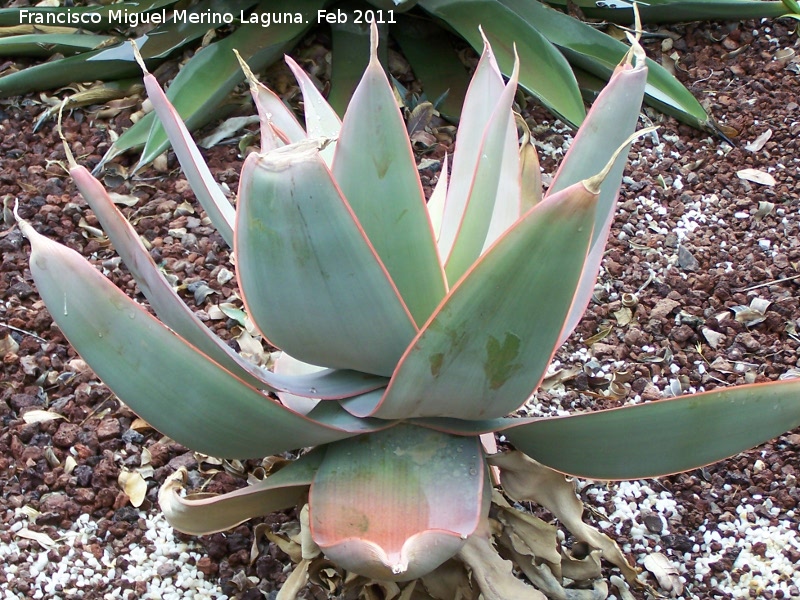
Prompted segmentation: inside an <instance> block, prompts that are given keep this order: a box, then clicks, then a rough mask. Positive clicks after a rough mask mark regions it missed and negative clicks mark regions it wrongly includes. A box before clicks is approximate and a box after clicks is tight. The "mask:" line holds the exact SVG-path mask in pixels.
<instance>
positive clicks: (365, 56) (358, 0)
mask: <svg viewBox="0 0 800 600" xmlns="http://www.w3.org/2000/svg"><path fill="white" fill-rule="evenodd" d="M365 9H369V6H368V5H367V4H366V3H365V2H364V1H363V0H345V1H340V2H337V3H336V11H337V15H339V14H341V15H344V16H343V18H342V19H341V20H340V21H337V22H336V23H331V24H330V28H331V46H332V52H331V87H330V91H329V92H328V102H329V103H330V105H331V106H332V107H333V109H334V110H335V111H336V112H337V114H340V115H344V114H345V112H346V110H347V107H348V105H349V102H350V98H352V97H353V92H354V91H355V89H356V87H357V86H358V82H359V81H360V80H361V77H362V75H363V74H364V69H366V68H367V65H368V64H369V56H370V48H371V43H372V42H371V41H370V37H371V33H370V26H369V23H368V22H366V21H364V20H363V19H362V22H360V23H357V22H356V18H355V12H354V11H355V10H362V11H363V10H365ZM339 11H341V13H339ZM362 14H363V13H362ZM377 27H379V28H380V29H379V30H380V37H381V40H382V43H381V45H380V52H381V55H380V62H381V64H384V65H385V64H387V62H388V61H387V57H388V48H389V44H388V41H389V40H388V37H387V34H388V26H387V25H386V24H385V23H381V24H380V25H377Z"/></svg>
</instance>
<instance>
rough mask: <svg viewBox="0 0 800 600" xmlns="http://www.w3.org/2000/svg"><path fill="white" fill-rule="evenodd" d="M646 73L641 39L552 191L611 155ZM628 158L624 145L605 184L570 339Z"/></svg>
mask: <svg viewBox="0 0 800 600" xmlns="http://www.w3.org/2000/svg"><path fill="white" fill-rule="evenodd" d="M629 59H630V60H631V61H633V60H635V64H633V65H632V64H628V60H629ZM646 78H647V66H646V63H645V57H644V51H643V50H642V49H641V47H640V46H639V45H638V43H637V44H636V45H635V47H633V48H631V50H630V51H629V53H628V55H627V57H626V59H625V60H623V62H622V64H621V65H620V66H619V67H618V68H617V69H616V70H615V72H614V74H613V75H612V76H611V79H610V80H609V82H608V85H607V86H606V87H605V89H604V90H603V91H602V92H601V93H600V95H599V96H598V97H597V99H596V100H595V102H594V104H592V108H591V110H590V111H589V114H588V115H587V116H586V120H585V121H584V124H583V127H581V128H580V129H579V130H578V133H577V134H576V136H575V139H574V140H573V142H572V145H571V146H570V149H569V151H568V152H567V155H566V156H565V157H564V160H563V161H562V162H561V165H560V166H559V168H558V171H557V172H556V175H555V177H554V179H553V183H552V184H551V186H550V188H549V190H548V194H552V193H556V192H558V191H559V190H563V189H565V188H567V187H569V186H570V185H573V184H574V183H576V182H578V181H581V180H583V179H586V178H587V177H590V176H591V175H592V174H594V173H597V172H598V171H599V170H600V169H602V168H603V167H604V166H605V165H606V164H607V163H608V161H609V160H611V158H612V157H613V155H614V153H615V152H616V151H617V150H618V149H619V148H620V146H622V145H623V144H624V143H625V142H626V140H627V139H628V138H629V136H630V135H631V133H633V131H634V129H635V128H636V123H637V121H638V118H639V111H640V109H641V106H642V96H643V94H644V88H645V85H646ZM626 163H627V152H625V151H623V152H622V153H621V154H620V155H619V156H618V157H617V159H616V161H615V162H614V166H613V167H612V169H611V171H610V172H609V173H608V175H607V176H606V178H605V180H604V181H603V183H602V185H601V186H600V197H599V198H598V203H597V213H596V216H595V224H594V232H593V234H592V242H591V246H590V250H589V256H588V258H587V261H586V266H585V268H584V272H583V274H582V276H581V282H580V284H579V288H578V293H577V295H576V298H575V302H574V303H573V305H572V307H571V309H570V314H569V317H568V319H567V326H566V327H565V330H564V333H563V335H562V339H561V342H564V341H565V340H566V338H567V337H568V336H569V334H570V333H572V331H573V330H574V329H575V327H576V326H577V324H578V321H580V319H581V317H582V316H583V313H584V311H585V310H586V306H587V304H588V303H589V300H590V299H591V296H592V293H593V292H594V285H595V282H596V281H597V273H598V271H599V269H600V262H601V260H602V258H603V252H604V250H605V247H606V241H607V240H608V234H609V231H610V228H611V223H612V222H613V220H614V213H615V212H616V207H617V195H618V194H619V187H620V184H621V183H622V174H623V171H624V169H625V165H626Z"/></svg>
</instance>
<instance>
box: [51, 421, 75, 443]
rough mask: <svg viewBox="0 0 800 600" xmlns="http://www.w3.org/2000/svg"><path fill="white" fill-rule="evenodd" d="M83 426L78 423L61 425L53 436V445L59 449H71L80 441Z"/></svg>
mask: <svg viewBox="0 0 800 600" xmlns="http://www.w3.org/2000/svg"><path fill="white" fill-rule="evenodd" d="M80 430H81V426H80V425H78V424H77V423H61V424H60V425H59V426H58V430H57V431H56V432H55V434H54V435H53V444H54V445H55V446H58V447H59V448H69V447H70V446H72V445H73V444H74V443H75V440H77V439H78V432H80Z"/></svg>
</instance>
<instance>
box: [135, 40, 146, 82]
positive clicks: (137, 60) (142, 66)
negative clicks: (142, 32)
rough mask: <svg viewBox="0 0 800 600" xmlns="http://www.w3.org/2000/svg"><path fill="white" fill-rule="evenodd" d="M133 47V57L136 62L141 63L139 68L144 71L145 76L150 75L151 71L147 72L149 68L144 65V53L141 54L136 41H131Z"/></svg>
mask: <svg viewBox="0 0 800 600" xmlns="http://www.w3.org/2000/svg"><path fill="white" fill-rule="evenodd" d="M131 46H133V57H134V58H135V59H136V62H137V63H139V66H140V67H141V69H142V73H144V74H145V75H149V74H150V71H148V70H147V66H146V65H145V64H144V59H143V58H142V53H141V52H139V46H137V45H136V41H134V40H131Z"/></svg>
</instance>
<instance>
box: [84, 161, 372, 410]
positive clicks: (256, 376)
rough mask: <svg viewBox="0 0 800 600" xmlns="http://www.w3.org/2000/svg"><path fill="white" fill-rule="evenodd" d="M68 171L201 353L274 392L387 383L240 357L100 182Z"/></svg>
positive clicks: (129, 263)
mask: <svg viewBox="0 0 800 600" xmlns="http://www.w3.org/2000/svg"><path fill="white" fill-rule="evenodd" d="M70 174H71V175H72V177H73V179H74V181H75V183H76V185H77V186H78V189H79V190H80V192H81V194H82V195H83V197H84V198H85V199H86V201H87V202H88V203H89V206H90V207H91V208H92V210H93V211H94V213H95V215H96V216H97V218H98V220H99V221H100V223H101V225H102V227H103V229H104V230H105V232H106V234H107V235H108V237H109V239H110V240H111V243H112V244H113V245H114V248H115V249H116V250H117V253H118V254H119V255H120V257H122V260H123V262H124V263H125V266H126V267H127V268H128V269H129V270H130V272H131V275H133V277H134V279H135V280H136V283H137V284H138V286H139V289H140V290H141V291H142V293H143V294H144V295H145V297H146V298H147V300H148V301H149V302H150V305H151V306H152V308H153V311H154V312H155V313H156V315H157V316H158V318H159V319H161V321H162V322H163V323H164V324H165V325H167V326H168V327H169V328H170V329H172V330H173V331H175V332H176V333H177V334H178V335H180V336H181V337H183V338H184V339H185V340H186V341H187V342H189V343H190V344H192V345H193V346H194V347H195V348H197V349H198V350H199V351H200V352H203V353H204V354H205V355H207V356H208V357H209V358H210V359H212V360H214V361H215V362H217V363H218V364H219V365H221V366H222V367H224V368H226V369H227V370H229V371H230V372H231V373H233V374H234V375H236V376H237V377H239V378H240V379H242V380H243V381H245V382H246V383H248V384H249V385H251V386H253V387H255V388H257V389H262V388H268V389H270V390H272V391H274V392H287V393H291V394H296V395H300V396H309V397H313V398H324V399H339V398H344V397H349V396H354V395H358V394H363V393H365V392H369V391H372V390H374V389H378V388H380V387H382V386H384V385H385V384H386V380H385V379H383V378H382V377H375V376H372V375H367V374H365V373H357V372H354V371H332V370H330V369H326V370H324V371H322V372H317V373H313V374H303V375H283V374H279V373H273V372H270V371H266V370H265V369H261V368H260V367H257V366H256V365H254V364H252V363H250V362H249V361H247V360H246V359H244V358H242V357H241V356H240V355H239V354H237V353H236V352H235V351H234V350H233V349H232V348H231V347H230V346H229V345H228V344H227V343H225V342H224V341H223V340H221V339H220V338H219V337H217V336H216V335H215V334H214V333H212V331H211V330H210V329H209V328H208V327H206V325H205V324H203V323H202V322H201V321H200V320H199V319H198V318H197V316H196V315H195V314H194V313H193V312H192V311H191V310H190V309H189V307H188V306H187V305H186V303H184V302H183V300H181V298H180V297H179V296H178V294H177V292H176V291H175V290H174V289H173V287H172V286H171V285H170V284H169V282H168V281H167V280H166V278H165V277H164V274H163V273H162V272H161V271H160V270H159V269H158V267H156V265H155V263H154V262H153V259H152V258H151V257H150V254H149V253H148V252H147V250H146V249H145V247H144V246H143V245H142V243H141V241H140V239H139V236H138V234H137V233H136V231H135V230H134V229H133V227H132V226H131V224H130V223H128V221H127V220H126V219H125V217H124V216H123V215H122V213H121V212H120V211H119V209H117V207H116V206H115V205H114V203H113V202H112V200H111V198H109V196H108V194H107V193H106V191H105V189H104V188H103V186H102V185H101V184H100V182H99V181H97V180H96V179H94V178H93V177H92V176H91V175H90V174H89V171H87V170H86V169H85V168H83V167H80V166H74V167H72V168H71V169H70Z"/></svg>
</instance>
